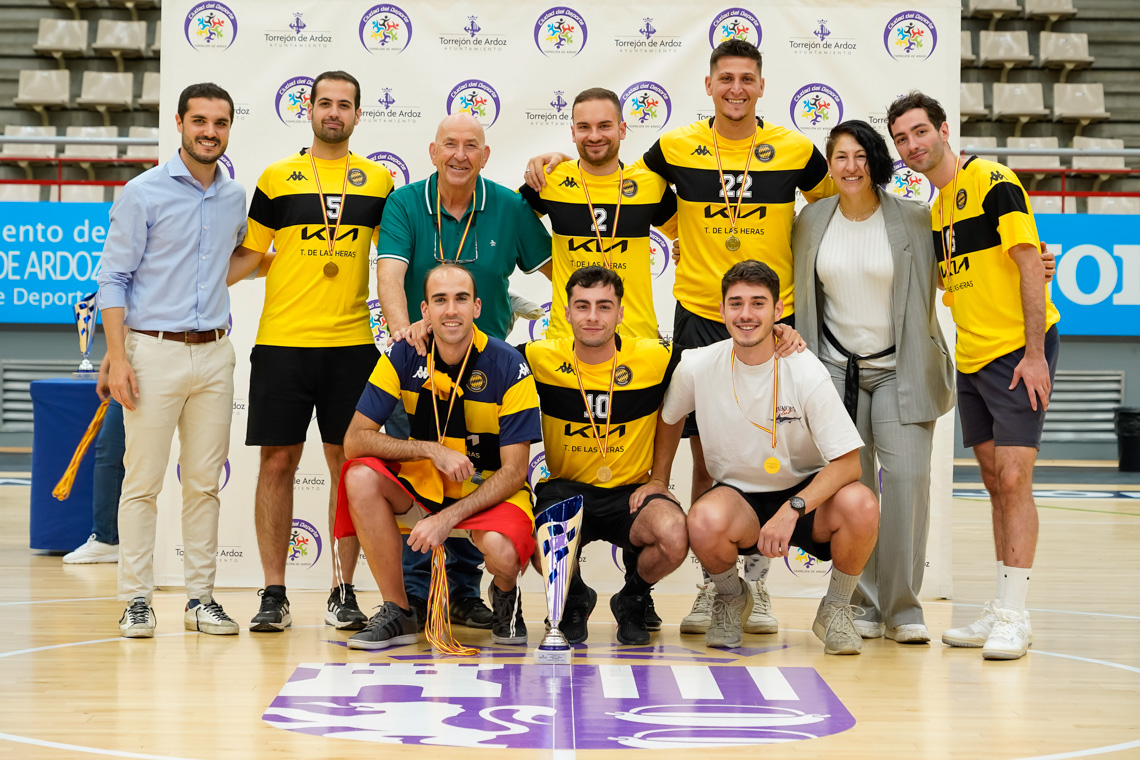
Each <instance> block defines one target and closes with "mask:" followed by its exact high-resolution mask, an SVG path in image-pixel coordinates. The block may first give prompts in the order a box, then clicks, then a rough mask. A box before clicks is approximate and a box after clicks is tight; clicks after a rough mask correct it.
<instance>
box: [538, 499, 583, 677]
mask: <svg viewBox="0 0 1140 760" xmlns="http://www.w3.org/2000/svg"><path fill="white" fill-rule="evenodd" d="M581 528H582V497H581V496H573V497H571V498H569V499H566V500H565V501H560V502H558V503H557V504H554V505H553V506H551V507H549V508H547V509H545V510H544V511H543V512H541V513H540V514H539V515H538V516H536V517H535V518H534V530H535V538H536V539H537V541H538V547H537V549H538V552H539V554H538V557H539V560H541V564H542V579H543V581H544V583H545V585H546V612H547V617H548V619H549V621H550V630H548V631H547V632H546V635H545V636H544V637H543V638H542V643H541V644H539V645H538V649H537V650H536V651H535V653H534V661H535V662H537V663H540V664H544V665H569V664H570V657H571V652H570V643H569V642H567V641H566V636H564V635H563V633H562V631H560V630H558V624H559V623H560V622H562V612H563V610H565V608H566V594H567V592H568V591H569V590H570V576H571V573H572V572H573V571H574V557H575V556H576V554H577V551H578V537H579V533H580V531H581Z"/></svg>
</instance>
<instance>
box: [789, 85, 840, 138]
mask: <svg viewBox="0 0 1140 760" xmlns="http://www.w3.org/2000/svg"><path fill="white" fill-rule="evenodd" d="M791 114H792V122H793V123H794V124H795V125H796V129H798V130H800V131H801V132H803V131H804V130H807V129H824V130H830V129H831V128H832V127H834V126H835V125H836V124H838V123H839V122H841V121H843V99H842V98H840V97H839V93H837V92H836V91H835V90H833V89H832V88H831V87H829V86H827V85H826V84H820V83H818V82H814V83H812V84H808V85H804V86H803V87H801V88H800V89H799V90H797V91H796V94H795V96H794V97H792V104H791Z"/></svg>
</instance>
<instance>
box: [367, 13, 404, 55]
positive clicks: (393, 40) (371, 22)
mask: <svg viewBox="0 0 1140 760" xmlns="http://www.w3.org/2000/svg"><path fill="white" fill-rule="evenodd" d="M357 36H358V37H360V44H361V45H363V46H364V49H365V50H367V51H368V52H369V53H381V52H383V53H402V52H404V50H406V49H407V47H408V44H409V43H411V41H412V19H411V17H409V16H408V14H407V13H404V11H403V9H401V8H400V7H399V6H396V5H391V4H389V3H381V4H380V5H374V6H372V7H371V8H369V9H368V10H367V11H365V12H364V15H363V16H361V17H360V26H359V28H358V29H357Z"/></svg>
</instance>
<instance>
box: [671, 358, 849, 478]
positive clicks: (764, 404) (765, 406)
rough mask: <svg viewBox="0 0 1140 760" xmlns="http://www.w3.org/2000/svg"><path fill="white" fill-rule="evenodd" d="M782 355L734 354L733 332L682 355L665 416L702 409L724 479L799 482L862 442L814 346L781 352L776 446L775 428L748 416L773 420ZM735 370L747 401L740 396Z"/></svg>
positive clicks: (716, 474) (710, 454) (708, 460)
mask: <svg viewBox="0 0 1140 760" xmlns="http://www.w3.org/2000/svg"><path fill="white" fill-rule="evenodd" d="M776 361H777V360H776V359H769V360H768V361H767V362H765V363H764V364H759V365H756V366H748V365H747V364H744V363H743V362H741V361H739V360H737V361H735V362H733V361H732V340H723V341H721V342H719V343H713V344H712V345H711V346H705V347H703V348H692V349H689V350H687V351H685V353H684V354H682V355H681V362H680V364H678V365H677V369H676V371H675V372H674V373H673V379H672V381H671V382H670V383H669V390H668V392H667V393H666V394H665V403H664V405H663V406H662V408H661V417H662V419H664V420H665V422H666V423H668V424H670V425H672V424H675V423H676V422H677V421H678V420H680V419H681V418H683V417H684V416H685V415H686V414H688V413H689V412H692V411H693V410H696V412H697V425H698V426H699V427H700V429H701V445H702V446H703V447H704V452H705V466H707V467H708V470H709V474H711V475H712V476H713V478H714V479H715V480H716V481H717V482H718V483H726V484H728V485H731V486H736V487H737V488H739V489H741V490H742V491H745V492H747V493H756V492H765V491H782V490H784V489H786V488H792V487H794V486H796V485H798V484H799V483H800V482H802V481H803V480H804V479H805V478H806V477H808V476H809V475H811V474H812V473H816V472H819V471H820V470H822V469H823V468H824V466H826V465H827V463H828V462H830V461H831V460H833V459H836V458H838V457H840V456H843V455H844V454H846V453H848V452H851V451H855V450H856V449H859V448H862V446H863V441H862V439H860V438H859V433H858V431H856V429H855V424H854V423H853V422H851V418H850V417H849V416H848V415H847V410H846V409H844V408H843V402H842V401H841V400H840V398H839V394H838V393H836V391H835V385H834V384H833V383H832V382H831V375H829V374H828V372H827V369H826V368H825V367H824V366H823V363H822V362H820V360H819V359H817V358H816V357H815V354H813V353H811V352H810V351H804V352H802V353H798V354H792V355H791V356H789V357H787V358H784V359H779V360H778V361H779V362H780V378H779V380H780V388H779V394H780V398H779V402H778V409H777V414H776V418H777V421H776V450H775V451H774V452H773V450H772V436H771V435H769V434H768V433H765V432H764V431H763V430H760V429H759V428H756V427H754V426H753V425H752V424H751V423H750V422H749V421H748V420H752V421H754V422H756V423H758V424H760V425H763V426H764V427H766V428H768V429H771V428H772V380H773V372H772V370H773V368H774V366H775V362H776ZM734 365H735V366H734ZM733 377H735V380H736V395H737V397H739V399H740V406H738V405H737V402H736V398H735V397H734V396H733V389H732V379H733ZM741 407H743V412H742V411H741ZM745 415H747V419H745ZM772 456H775V457H776V459H778V460H779V462H780V470H779V472H777V473H775V474H768V473H767V472H765V470H764V461H765V460H766V459H768V458H769V457H772Z"/></svg>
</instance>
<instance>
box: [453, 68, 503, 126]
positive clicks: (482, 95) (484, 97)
mask: <svg viewBox="0 0 1140 760" xmlns="http://www.w3.org/2000/svg"><path fill="white" fill-rule="evenodd" d="M447 113H448V114H454V113H467V114H471V115H472V116H474V117H475V118H476V119H478V120H479V123H480V124H482V125H483V128H484V129H490V128H491V126H492V125H493V124H494V123H495V121H496V120H498V118H499V93H498V92H496V90H495V88H494V87H492V86H491V85H489V84H487V83H486V82H484V81H483V80H482V79H468V80H467V81H465V82H460V83H459V84H457V85H456V86H455V87H453V88H452V90H451V92H450V93H448V95H447Z"/></svg>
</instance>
